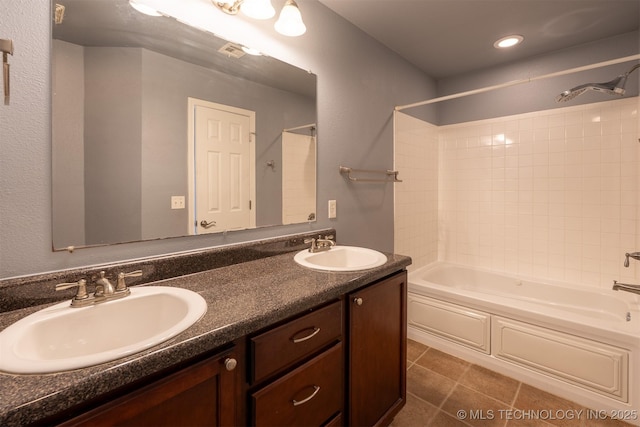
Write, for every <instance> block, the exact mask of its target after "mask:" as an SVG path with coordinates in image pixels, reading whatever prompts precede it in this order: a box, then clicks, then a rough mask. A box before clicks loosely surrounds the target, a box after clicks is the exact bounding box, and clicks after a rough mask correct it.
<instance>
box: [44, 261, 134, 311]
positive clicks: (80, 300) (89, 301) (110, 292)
mask: <svg viewBox="0 0 640 427" xmlns="http://www.w3.org/2000/svg"><path fill="white" fill-rule="evenodd" d="M98 276H99V277H98V279H96V282H95V284H96V289H95V292H93V293H92V294H89V293H88V292H87V281H86V280H85V279H80V280H78V281H77V282H72V283H59V284H57V285H56V291H61V290H63V289H70V288H74V287H77V288H78V291H77V293H76V295H75V296H74V297H73V299H72V300H71V307H87V306H90V305H95V304H99V303H101V302H106V301H111V300H114V299H119V298H124V297H126V296H127V295H129V294H130V293H131V290H130V289H129V288H128V287H127V284H126V283H125V278H126V277H139V276H142V270H136V271H132V272H130V273H119V274H118V281H117V282H116V286H113V284H112V283H111V281H109V279H108V278H107V275H106V273H105V272H104V271H101V272H100V273H99V274H98Z"/></svg>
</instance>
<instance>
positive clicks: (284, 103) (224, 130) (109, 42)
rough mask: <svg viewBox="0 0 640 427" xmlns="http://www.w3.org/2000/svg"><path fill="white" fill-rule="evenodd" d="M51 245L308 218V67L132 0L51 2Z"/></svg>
mask: <svg viewBox="0 0 640 427" xmlns="http://www.w3.org/2000/svg"><path fill="white" fill-rule="evenodd" d="M52 10H54V11H56V19H55V23H53V24H52V36H53V40H52V87H53V94H52V103H53V105H52V144H53V149H52V171H53V177H52V182H53V184H52V191H53V195H52V196H53V207H52V208H53V247H54V250H63V249H67V248H68V247H69V246H73V247H83V246H95V245H105V244H113V243H123V242H133V241H141V240H151V239H160V238H168V237H177V236H188V235H194V234H203V233H215V232H223V231H224V232H226V231H232V230H239V229H247V228H253V227H265V226H272V225H283V224H293V223H301V222H308V221H313V220H315V217H316V212H315V209H316V123H317V113H316V110H317V103H316V87H317V84H316V80H317V78H316V76H315V75H314V74H313V73H311V72H309V71H306V70H301V69H299V68H296V67H294V66H292V65H290V64H286V63H283V62H281V61H279V60H276V59H274V58H271V57H268V56H265V55H261V56H259V55H251V54H248V53H245V51H244V50H242V46H239V45H237V44H234V43H230V42H228V41H227V40H223V39H220V38H218V37H217V36H215V35H213V34H211V33H208V32H204V31H201V30H198V29H195V28H191V27H189V26H188V25H185V24H183V23H180V22H178V21H176V20H175V19H172V18H169V17H164V16H160V17H151V16H147V15H143V14H141V13H139V12H137V11H136V10H134V9H133V8H132V7H130V5H129V2H128V0H58V1H54V2H53V4H52Z"/></svg>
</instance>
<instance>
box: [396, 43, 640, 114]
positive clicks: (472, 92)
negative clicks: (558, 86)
mask: <svg viewBox="0 0 640 427" xmlns="http://www.w3.org/2000/svg"><path fill="white" fill-rule="evenodd" d="M636 59H640V54H638V55H631V56H625V57H623V58H618V59H611V60H609V61H604V62H597V63H594V64H591V65H584V66H582V67H576V68H570V69H568V70H563V71H556V72H555V73H549V74H543V75H541V76H537V77H529V78H528V79H520V80H513V81H510V82H506V83H501V84H497V85H494V86H487V87H483V88H480V89H474V90H469V91H466V92H459V93H454V94H452V95H447V96H441V97H439V98H432V99H428V100H426V101H420V102H415V103H413V104H407V105H397V106H396V108H395V111H402V110H406V109H407V108H413V107H420V106H422V105H428V104H435V103H436V102H441V101H447V100H449V99H456V98H462V97H465V96H469V95H475V94H478V93H484V92H489V91H492V90H495V89H502V88H505V87H510V86H516V85H519V84H522V83H531V82H533V81H536V80H543V79H548V78H550V77H558V76H564V75H566V74H573V73H578V72H580V71H587V70H593V69H595V68H601V67H606V66H608V65H615V64H622V63H623V62H629V61H634V60H636Z"/></svg>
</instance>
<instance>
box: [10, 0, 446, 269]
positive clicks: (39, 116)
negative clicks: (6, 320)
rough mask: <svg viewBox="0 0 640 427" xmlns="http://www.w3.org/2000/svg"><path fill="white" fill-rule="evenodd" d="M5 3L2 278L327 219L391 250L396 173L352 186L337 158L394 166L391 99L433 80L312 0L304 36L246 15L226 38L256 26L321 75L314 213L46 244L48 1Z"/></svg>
mask: <svg viewBox="0 0 640 427" xmlns="http://www.w3.org/2000/svg"><path fill="white" fill-rule="evenodd" d="M0 6H1V10H2V14H0V28H1V29H2V37H3V38H11V39H13V41H14V46H15V54H14V55H13V56H12V57H10V63H11V73H12V76H11V78H12V81H11V83H12V98H11V105H10V106H3V105H0V278H7V277H13V276H18V275H25V274H31V273H37V272H45V271H54V270H60V269H64V268H71V267H78V266H86V265H94V264H101V263H106V262H115V261H119V260H125V259H133V258H140V257H146V256H153V255H159V254H165V253H170V252H176V251H182V250H190V249H197V248H205V247H210V246H217V245H223V244H229V243H234V242H241V241H249V240H255V239H261V238H266V237H271V236H277V235H286V234H291V233H296V232H302V231H308V230H310V229H320V228H325V227H335V228H336V229H337V232H338V236H339V241H340V242H341V243H343V244H352V245H361V246H367V247H372V248H376V249H379V250H383V251H391V250H393V187H392V184H384V185H381V184H376V185H373V184H371V185H369V184H364V185H358V186H356V185H353V184H352V183H349V182H347V181H346V180H345V179H344V177H342V176H341V175H340V174H339V173H338V167H339V166H340V165H346V166H351V167H359V168H368V169H389V168H391V167H392V165H393V126H392V111H393V108H394V107H395V106H396V105H399V104H408V103H411V102H415V101H418V100H422V99H427V98H430V97H433V96H434V95H435V82H434V81H433V80H432V79H430V78H428V77H426V76H424V75H423V74H422V73H421V72H419V71H418V70H416V69H415V68H414V67H413V66H411V65H410V64H408V63H407V62H406V61H404V60H402V59H400V58H399V57H398V56H397V55H396V54H394V53H393V52H391V51H389V50H388V49H387V48H385V47H383V46H382V45H380V44H379V43H377V42H375V41H374V40H372V39H371V38H370V37H368V36H367V35H365V34H364V33H363V32H361V31H360V30H359V29H357V28H356V27H354V26H352V25H351V24H349V23H347V22H346V21H344V20H342V19H341V18H340V17H338V16H337V15H335V14H334V13H333V12H332V11H330V10H328V9H327V8H325V7H324V6H322V5H321V4H320V3H318V2H317V1H316V0H305V2H304V3H302V4H300V6H301V8H302V11H303V14H304V18H305V22H306V25H307V28H308V31H307V34H306V35H305V36H303V37H299V38H296V39H291V38H286V37H282V36H279V35H277V34H276V33H275V32H274V31H273V28H272V25H273V23H272V22H264V23H260V22H258V23H252V24H251V25H252V26H255V28H257V30H256V31H257V32H258V33H259V37H255V35H254V34H249V35H243V34H240V33H238V34H235V36H236V37H228V38H230V39H232V40H234V39H235V40H237V41H238V42H244V44H250V43H248V42H247V40H242V37H255V40H256V41H257V43H258V44H260V46H262V47H263V48H262V50H263V51H268V52H269V53H271V54H272V56H276V57H278V58H279V59H283V60H285V61H287V62H290V63H293V64H295V65H297V66H298V67H300V68H303V69H307V70H311V71H313V72H314V73H316V74H317V75H318V156H319V159H318V208H319V209H318V221H317V222H316V223H312V224H302V225H293V226H280V227H272V228H261V229H256V230H248V231H242V232H235V233H228V234H226V235H208V236H197V237H187V238H175V239H164V240H156V241H150V242H140V243H130V244H122V245H113V246H105V247H96V248H89V249H82V250H77V251H75V252H74V253H68V252H52V250H51V238H52V232H51V127H50V126H51V120H50V115H51V79H50V70H51V67H50V60H51V51H50V43H51V41H50V31H51V30H50V22H51V19H50V5H49V4H48V2H43V1H42V0H23V1H21V2H20V3H19V4H16V2H15V1H13V0H0ZM231 18H233V19H238V20H241V19H243V18H240V17H229V20H230V22H236V21H231ZM254 22H255V21H254ZM235 28H241V26H234V27H233V28H232V25H229V29H228V30H229V32H230V34H231V33H233V31H235ZM224 30H225V31H226V30H227V29H226V28H224ZM221 35H223V36H225V35H226V34H221ZM232 35H234V34H232ZM260 46H258V47H260ZM265 47H268V48H269V49H266V48H265ZM427 113H428V114H432V111H431V110H429V111H427ZM425 119H431V120H435V117H431V118H430V117H425ZM329 199H336V200H337V201H338V218H337V219H335V220H328V219H327V209H326V206H327V200H329Z"/></svg>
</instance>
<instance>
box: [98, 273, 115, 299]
mask: <svg viewBox="0 0 640 427" xmlns="http://www.w3.org/2000/svg"><path fill="white" fill-rule="evenodd" d="M115 292H116V288H115V286H113V285H112V284H111V282H110V281H109V279H107V277H106V273H105V272H104V271H101V272H100V277H99V278H98V280H96V291H95V292H94V293H93V296H94V298H100V297H105V298H110V297H112V296H113V295H114V294H115Z"/></svg>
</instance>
